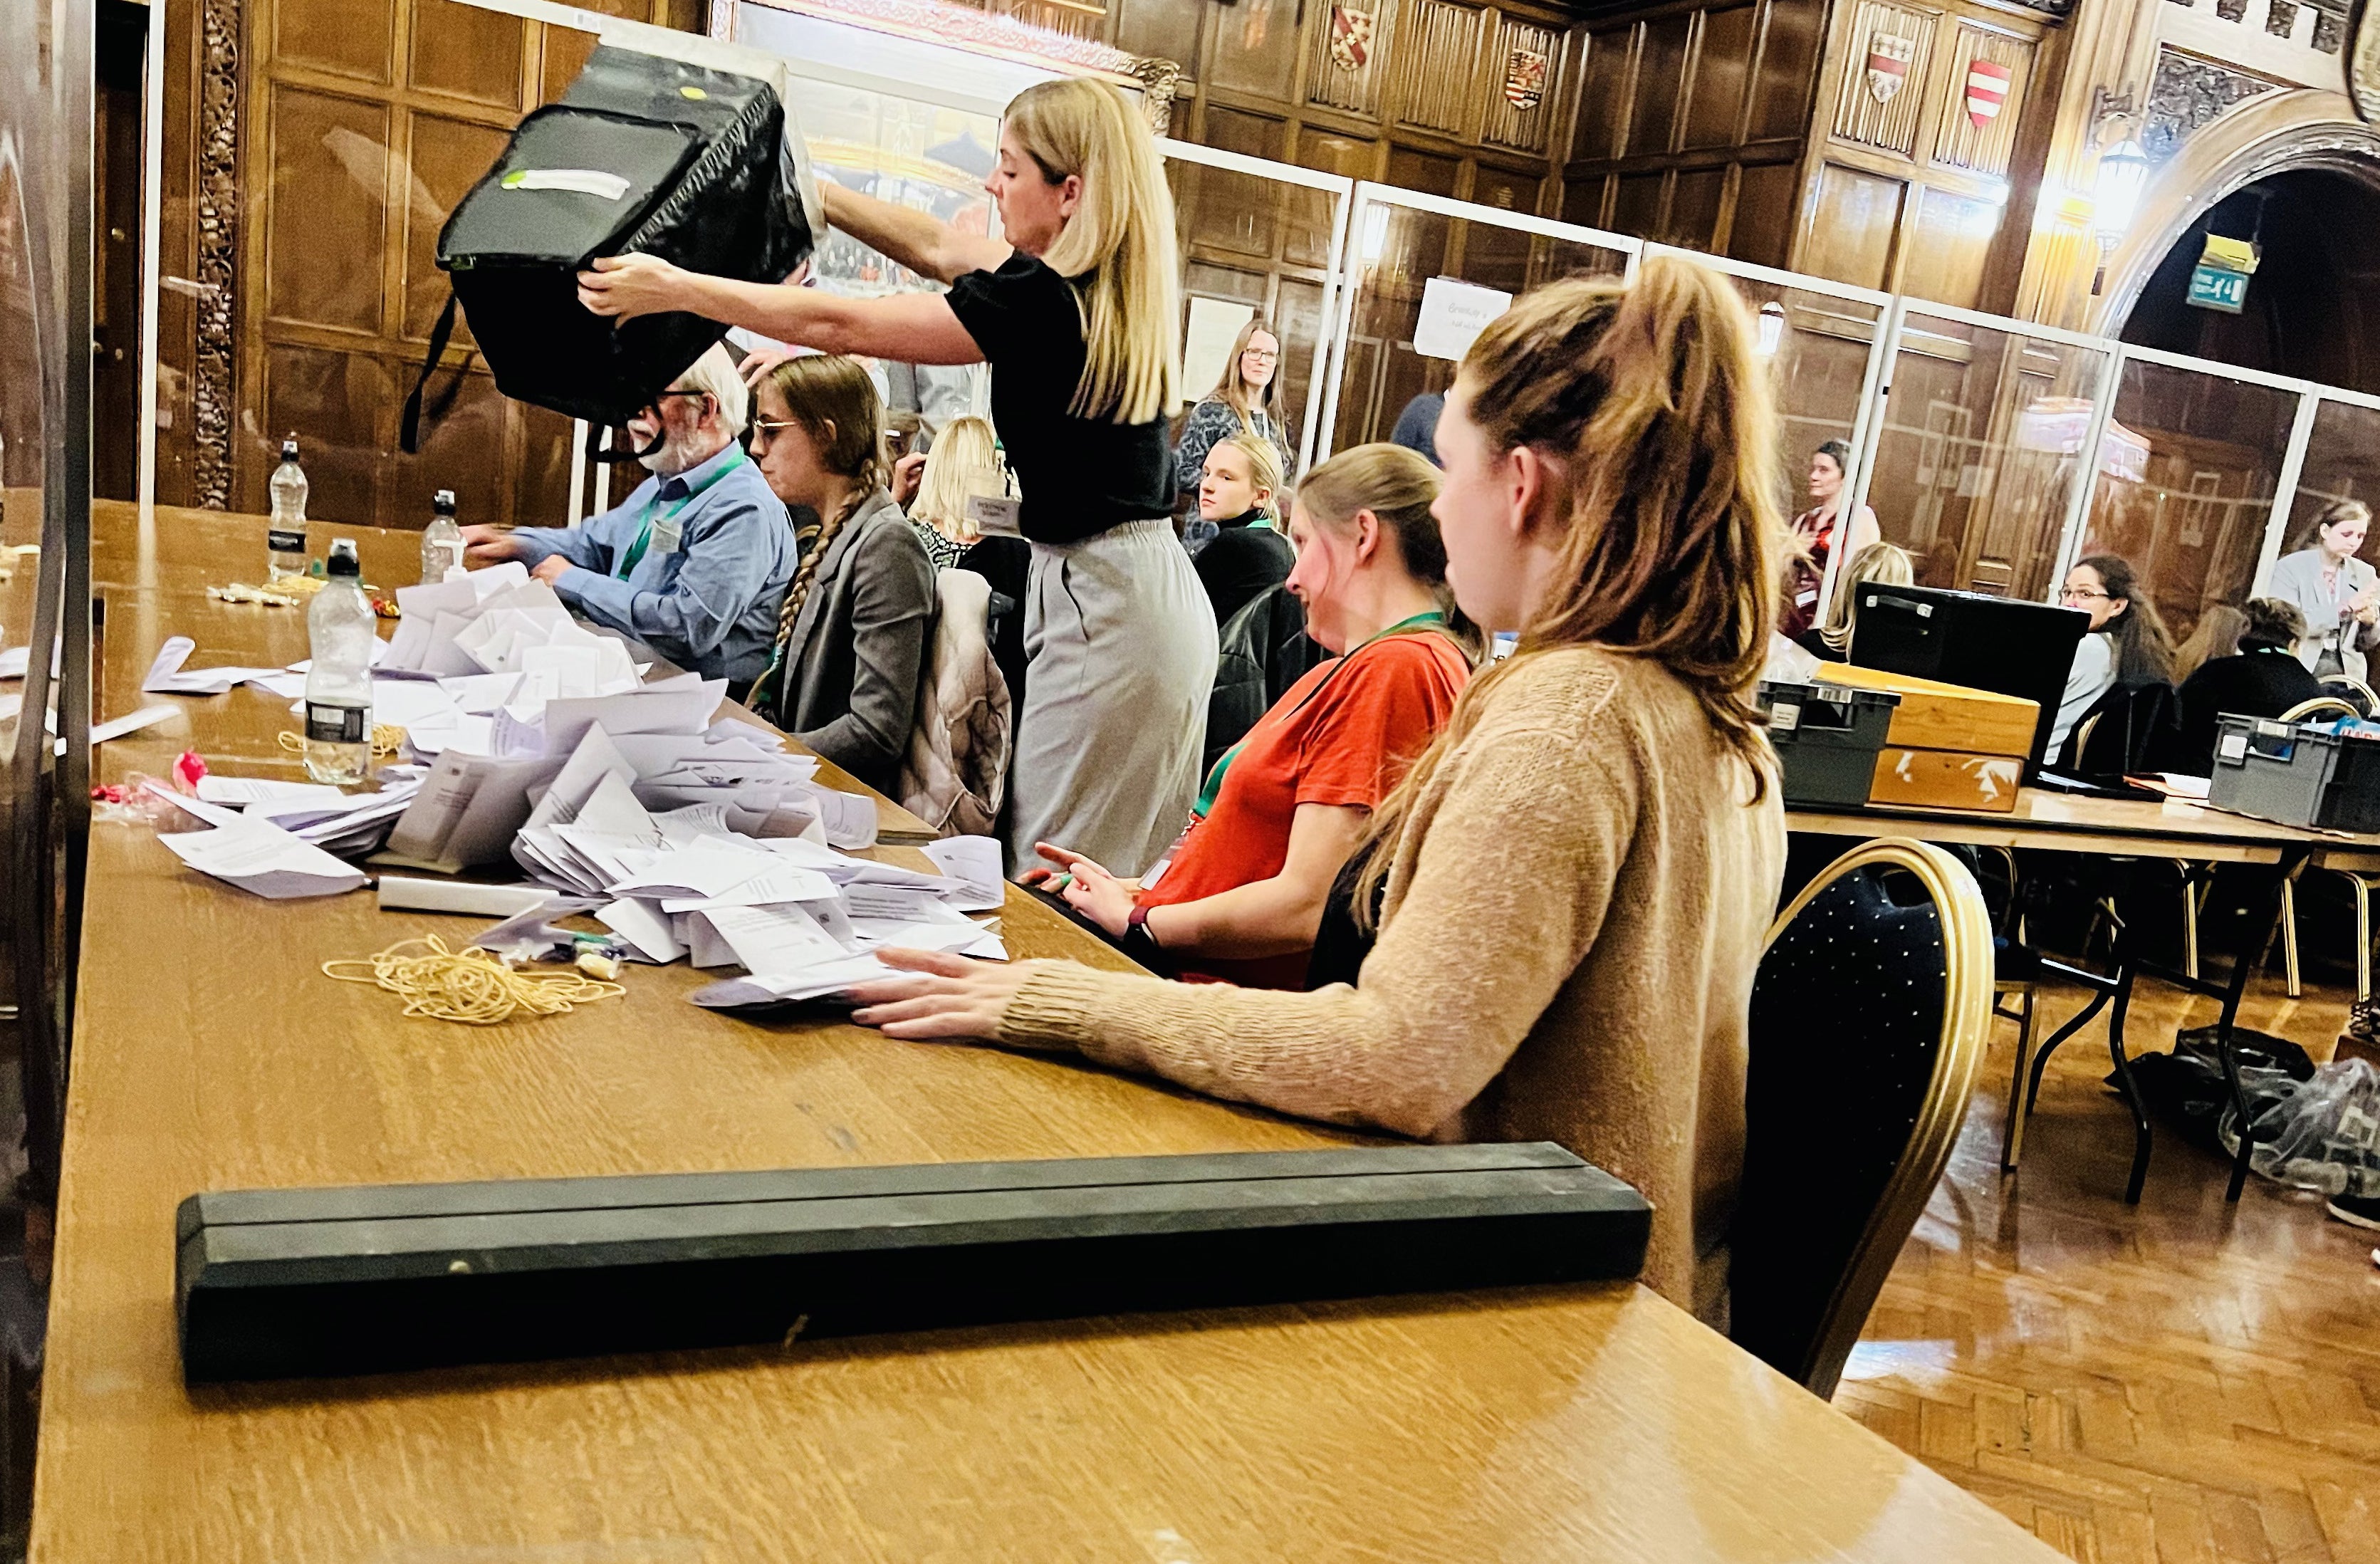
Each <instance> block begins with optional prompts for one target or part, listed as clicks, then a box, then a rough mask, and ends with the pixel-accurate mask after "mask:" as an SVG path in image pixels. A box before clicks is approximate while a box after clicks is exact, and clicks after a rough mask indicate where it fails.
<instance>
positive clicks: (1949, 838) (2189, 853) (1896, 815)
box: [1785, 787, 2380, 868]
mask: <svg viewBox="0 0 2380 1564" xmlns="http://www.w3.org/2000/svg"><path fill="white" fill-rule="evenodd" d="M1785 818H1786V824H1787V825H1788V826H1789V827H1790V828H1791V829H1792V830H1799V831H1809V832H1812V833H1814V834H1817V835H1823V836H1853V837H1863V838H1864V837H1872V836H1883V835H1888V834H1889V835H1900V836H1913V837H1917V838H1919V839H1920V840H1922V841H1925V842H1937V843H1962V844H1965V845H1968V846H1975V847H2004V848H2011V849H2013V848H2018V847H2032V848H2038V849H2040V850H2042V851H2044V852H2054V853H2105V854H2110V855H2127V856H2131V857H2154V858H2188V859H2191V860H2193V861H2195V862H2199V863H2220V864H2277V863H2280V862H2282V861H2283V860H2284V859H2285V858H2288V857H2290V856H2292V855H2295V856H2304V855H2312V856H2313V859H2314V860H2315V861H2316V862H2318V863H2320V864H2322V865H2323V866H2324V867H2336V868H2380V836H2345V835H2339V834H2335V833H2330V832H2323V831H2307V830H2298V829H2297V828H2296V827H2294V826H2285V825H2278V824H2276V823H2275V822H2273V821H2271V820H2259V819H2253V818H2250V817H2248V816H2246V815H2234V814H2230V813H2228V812H2226V811H2224V810H2221V809H2210V808H2206V807H2204V806H2200V805H2196V804H2191V803H2186V802H2183V801H2181V800H2179V799H2168V800H2165V801H2163V802H2159V803H2151V802H2148V801H2145V800H2140V799H2130V798H2089V797H2083V796H2080V795H2077V794H2066V793H2054V792H2050V791H2048V790H2047V789H2045V788H2038V787H2027V788H2023V789H2021V790H2020V791H2019V792H2018V794H2017V803H2016V807H2015V808H2014V809H2013V810H2011V811H2010V812H2009V813H2007V814H1985V813H1983V812H1981V811H1979V810H1970V809H1921V808H1914V807H1910V806H1897V805H1876V804H1870V805H1864V806H1860V807H1858V808H1855V809H1852V808H1837V807H1811V806H1789V807H1788V808H1787V810H1786V817H1785Z"/></svg>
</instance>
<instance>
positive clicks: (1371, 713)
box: [1025, 444, 1474, 988]
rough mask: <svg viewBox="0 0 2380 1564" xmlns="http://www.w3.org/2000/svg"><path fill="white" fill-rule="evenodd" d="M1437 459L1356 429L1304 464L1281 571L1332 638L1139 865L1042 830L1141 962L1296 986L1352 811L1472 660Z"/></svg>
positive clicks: (1400, 762) (1356, 830)
mask: <svg viewBox="0 0 2380 1564" xmlns="http://www.w3.org/2000/svg"><path fill="white" fill-rule="evenodd" d="M1437 497H1438V469H1437V468H1436V467H1432V466H1430V464H1429V463H1428V462H1427V461H1426V460H1424V459H1423V458H1422V457H1420V456H1418V455H1415V454H1414V453H1413V452H1411V451H1407V450H1405V449H1404V448H1403V447H1402V446H1396V445H1386V444H1374V445H1359V446H1357V447H1355V448H1354V450H1352V451H1346V452H1342V454H1341V455H1337V456H1334V457H1332V458H1331V459H1330V460H1329V461H1327V462H1325V463H1323V464H1322V465H1321V466H1320V467H1316V468H1315V469H1314V470H1313V471H1312V472H1310V473H1308V474H1307V475H1306V478H1305V482H1304V483H1303V484H1301V485H1300V486H1299V488H1298V491H1297V503H1296V506H1295V508H1294V510H1293V512H1292V515H1291V517H1290V527H1289V535H1290V541H1291V543H1292V544H1293V546H1294V547H1295V548H1296V550H1297V564H1296V567H1295V568H1294V569H1293V570H1292V571H1291V572H1290V575H1289V580H1288V582H1287V585H1288V588H1289V589H1290V590H1291V591H1292V592H1293V593H1295V594H1296V596H1297V599H1298V600H1299V601H1300V602H1302V603H1303V604H1305V629H1306V634H1308V635H1310V636H1312V637H1314V638H1315V639H1316V640H1317V641H1319V642H1320V643H1322V645H1323V646H1324V647H1325V648H1327V649H1330V650H1331V651H1334V652H1339V653H1341V654H1342V655H1341V656H1339V657H1337V658H1334V659H1333V660H1332V661H1329V662H1326V663H1323V664H1322V665H1321V666H1320V667H1318V668H1316V669H1314V670H1312V671H1311V672H1309V673H1307V674H1306V675H1305V677H1304V678H1303V679H1300V680H1299V681H1298V682H1297V683H1296V684H1294V685H1291V686H1290V688H1289V690H1288V691H1287V692H1286V693H1285V694H1283V695H1282V697H1281V699H1280V700H1279V701H1278V702H1277V703H1276V704H1275V705H1274V706H1273V709H1271V710H1269V711H1268V712H1266V713H1265V714H1264V716H1263V717H1262V718H1261V719H1260V720H1258V721H1257V725H1256V726H1255V727H1253V728H1251V729H1249V730H1248V735H1247V737H1246V738H1245V739H1243V740H1241V741H1240V743H1239V744H1237V745H1235V746H1233V747H1232V748H1231V749H1230V750H1228V751H1226V752H1225V754H1224V755H1223V758H1221V759H1220V760H1218V761H1217V762H1216V763H1215V767H1214V770H1212V771H1210V772H1209V773H1208V777H1207V783H1206V786H1205V787H1204V788H1202V789H1201V790H1200V792H1199V794H1198V802H1197V805H1196V807H1195V808H1193V809H1192V811H1191V814H1190V824H1189V827H1188V829H1187V830H1184V832H1183V833H1182V835H1181V838H1180V839H1179V840H1178V841H1176V842H1175V843H1174V844H1173V846H1172V850H1171V851H1169V852H1168V853H1167V854H1166V855H1164V856H1163V857H1162V858H1160V860H1159V861H1158V862H1157V863H1156V864H1155V865H1154V866H1153V867H1151V868H1150V869H1149V870H1148V872H1147V874H1146V875H1144V876H1143V877H1142V878H1141V879H1117V878H1116V877H1115V876H1113V875H1111V874H1110V873H1109V872H1108V871H1107V870H1106V869H1104V868H1102V867H1099V865H1098V864H1095V863H1093V862H1092V861H1091V860H1090V859H1088V858H1086V857H1084V856H1083V855H1080V854H1079V853H1071V852H1068V851H1067V850H1066V849H1064V848H1062V847H1058V846H1054V845H1051V844H1050V843H1041V844H1040V853H1041V855H1042V856H1043V857H1045V858H1048V859H1050V861H1051V862H1052V863H1054V864H1056V865H1057V866H1058V869H1057V870H1054V871H1053V870H1048V869H1035V870H1032V871H1030V872H1029V873H1028V874H1027V875H1026V877H1025V879H1026V882H1027V883H1032V882H1033V881H1035V880H1036V879H1046V880H1048V881H1049V885H1048V888H1049V889H1050V890H1052V891H1058V892H1060V893H1061V894H1062V895H1063V896H1064V897H1065V899H1066V902H1067V903H1068V904H1069V905H1071V906H1072V907H1074V908H1075V911H1076V912H1078V913H1080V914H1082V915H1084V916H1085V917H1087V918H1089V919H1090V920H1091V921H1092V922H1094V923H1096V924H1097V925H1099V927H1101V928H1103V929H1105V930H1107V932H1108V933H1109V935H1110V936H1111V937H1112V938H1114V939H1116V940H1119V941H1121V942H1122V944H1123V948H1124V949H1125V950H1126V951H1128V952H1132V953H1133V954H1135V956H1137V957H1139V958H1140V959H1141V961H1142V962H1143V964H1147V965H1151V966H1155V967H1158V968H1160V970H1167V971H1171V972H1173V973H1174V974H1175V975H1177V976H1184V977H1190V978H1202V977H1203V978H1212V979H1219V980H1221V981H1224V982H1230V983H1237V984H1240V985H1242V986H1243V987H1248V988H1303V987H1305V963H1306V954H1307V952H1309V951H1311V950H1312V949H1313V946H1314V934H1315V929H1316V927H1318V925H1319V923H1320V922H1321V918H1322V906H1323V903H1324V901H1325V900H1326V899H1327V898H1328V897H1329V895H1330V884H1331V881H1332V880H1333V879H1335V878H1337V876H1338V873H1339V869H1340V867H1341V866H1342V864H1344V863H1345V862H1346V861H1347V857H1348V855H1350V854H1351V853H1353V852H1354V850H1355V848H1356V846H1357V844H1358V843H1361V842H1362V840H1363V836H1364V826H1365V821H1366V817H1367V816H1368V815H1369V814H1370V813H1371V811H1372V810H1373V809H1374V808H1376V807H1377V806H1378V805H1379V802H1380V800H1381V799H1382V798H1385V797H1386V796H1388V794H1389V793H1390V790H1391V789H1393V788H1394V787H1395V786H1396V784H1397V782H1398V781H1399V779H1401V778H1402V777H1403V775H1404V771H1405V768H1406V767H1408V766H1409V765H1411V764H1412V763H1413V761H1414V760H1415V758H1418V757H1419V756H1420V754H1421V752H1422V751H1423V750H1425V749H1427V748H1428V747H1429V742H1430V740H1431V739H1432V738H1433V737H1435V736H1436V734H1437V733H1438V730H1439V728H1440V727H1441V726H1443V725H1444V723H1445V721H1446V719H1447V714H1448V713H1449V712H1451V711H1452V710H1453V709H1454V697H1456V696H1457V695H1459V694H1461V693H1462V690H1463V684H1464V682H1465V681H1466V680H1468V679H1469V678H1470V676H1471V668H1472V663H1473V661H1474V653H1473V650H1472V647H1471V645H1470V644H1467V643H1466V640H1465V638H1464V637H1465V636H1466V634H1467V627H1464V628H1463V629H1458V627H1457V626H1456V625H1455V624H1452V623H1451V622H1450V621H1451V618H1452V608H1451V602H1450V600H1449V597H1448V593H1447V590H1446V550H1445V547H1444V545H1442V544H1441V543H1440V542H1439V537H1438V523H1437V521H1436V519H1435V518H1433V517H1432V516H1431V515H1430V512H1429V507H1430V503H1431V502H1432V501H1434V500H1435V499H1437Z"/></svg>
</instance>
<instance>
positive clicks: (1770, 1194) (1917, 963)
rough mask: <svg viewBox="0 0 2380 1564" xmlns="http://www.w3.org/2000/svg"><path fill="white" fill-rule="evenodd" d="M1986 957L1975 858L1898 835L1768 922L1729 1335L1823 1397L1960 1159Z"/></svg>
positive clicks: (1986, 996)
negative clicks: (1956, 1153)
mask: <svg viewBox="0 0 2380 1564" xmlns="http://www.w3.org/2000/svg"><path fill="white" fill-rule="evenodd" d="M1992 986H1993V972H1992V929H1991V917H1990V914H1989V913H1988V912H1987V911H1986V910H1985V905H1984V898H1983V892H1982V891H1979V890H1978V889H1977V888H1976V885H1975V881H1974V877H1973V875H1971V874H1969V873H1968V871H1967V868H1966V866H1964V865H1963V864H1961V863H1960V862H1959V861H1958V860H1957V859H1956V858H1953V857H1952V856H1950V855H1949V854H1948V853H1945V852H1943V851H1942V850H1941V849H1940V848H1938V847H1933V846H1928V845H1927V844H1925V843H1919V842H1911V841H1907V840H1903V839H1900V838H1885V839H1882V840H1878V841H1875V842H1869V843H1863V844H1862V845H1860V846H1858V847H1855V848H1853V849H1852V851H1850V852H1848V853H1846V854H1844V855H1842V856H1841V857H1840V858H1838V859H1836V860H1835V861H1834V862H1833V863H1832V864H1830V865H1828V867H1826V868H1825V869H1824V870H1822V871H1820V873H1819V874H1818V876H1817V878H1815V879H1813V880H1811V882H1810V883H1809V884H1808V885H1807V886H1806V887H1805V888H1803V891H1802V893H1801V894H1800V895H1799V896H1796V897H1795V898H1794V899H1793V901H1792V903H1791V905H1789V906H1788V907H1787V908H1786V909H1785V910H1784V911H1783V912H1782V913H1780V914H1779V915H1778V918H1777V921H1776V922H1775V923H1774V924H1773V925H1772V926H1771V927H1770V928H1769V933H1768V948H1767V954H1765V955H1764V956H1763V957H1762V958H1761V962H1760V971H1759V974H1758V976H1757V977H1756V978H1755V981H1754V985H1753V991H1752V1024H1751V1055H1752V1058H1751V1071H1750V1077H1749V1080H1748V1082H1747V1086H1746V1100H1745V1121H1746V1141H1745V1147H1744V1166H1743V1198H1742V1203H1741V1205H1740V1206H1738V1208H1737V1212H1736V1217H1735V1221H1734V1225H1733V1228H1732V1230H1731V1232H1730V1243H1731V1246H1732V1249H1733V1256H1732V1260H1731V1264H1730V1273H1729V1282H1730V1291H1731V1294H1732V1296H1731V1300H1730V1335H1731V1336H1732V1337H1733V1338H1734V1340H1735V1341H1736V1343H1737V1344H1738V1345H1739V1346H1742V1347H1743V1348H1744V1349H1745V1350H1746V1351H1747V1352H1752V1353H1753V1354H1754V1355H1755V1356H1756V1357H1758V1358H1760V1359H1762V1360H1763V1361H1765V1362H1766V1363H1767V1364H1769V1365H1770V1366H1772V1367H1774V1368H1776V1369H1777V1370H1778V1371H1779V1372H1780V1373H1782V1374H1784V1375H1785V1376H1787V1377H1789V1378H1791V1379H1794V1380H1797V1381H1799V1382H1800V1383H1801V1384H1802V1385H1803V1387H1805V1388H1808V1389H1809V1390H1811V1391H1812V1392H1813V1393H1815V1394H1816V1395H1817V1396H1819V1397H1820V1398H1822V1399H1823V1398H1828V1397H1831V1396H1832V1395H1833V1394H1834V1390H1835V1382H1836V1380H1837V1379H1838V1378H1840V1376H1841V1374H1842V1370H1843V1364H1844V1362H1845V1360H1846V1359H1848V1358H1849V1357H1850V1355H1851V1350H1852V1344H1853V1343H1854V1342H1856V1341H1857V1340H1859V1333H1860V1328H1861V1327H1862V1326H1863V1325H1864V1324H1865V1323H1866V1320H1867V1314H1868V1310H1869V1308H1870V1307H1871V1306H1872V1305H1873V1304H1874V1303H1875V1302H1876V1293H1877V1292H1878V1291H1881V1290H1882V1289H1883V1286H1884V1279H1885V1277H1886V1275H1887V1274H1888V1272H1889V1271H1890V1270H1891V1269H1892V1263H1893V1260H1894V1259H1895V1257H1896V1256H1898V1255H1900V1247H1901V1244H1902V1243H1904V1242H1905V1241H1906V1240H1907V1239H1908V1237H1909V1232H1910V1230H1911V1229H1912V1228H1913V1227H1914V1226H1916V1224H1917V1218H1918V1215H1919V1214H1920V1213H1921V1212H1922V1211H1924V1210H1925V1203H1926V1201H1927V1200H1928V1199H1929V1198H1930V1197H1931V1196H1932V1194H1933V1193H1934V1185H1935V1182H1936V1181H1937V1180H1938V1179H1939V1178H1940V1177H1941V1176H1942V1168H1943V1164H1944V1163H1945V1162H1947V1161H1948V1160H1949V1155H1950V1146H1951V1144H1952V1143H1953V1142H1954V1141H1955V1140H1957V1138H1958V1134H1959V1126H1960V1123H1961V1121H1963V1120H1964V1119H1965V1117H1966V1112H1967V1099H1968V1096H1969V1094H1970V1093H1971V1092H1972V1090H1973V1086H1974V1083H1975V1072H1976V1069H1977V1067H1978V1066H1979V1065H1980V1064H1981V1063H1982V1062H1983V1057H1984V1050H1985V1042H1986V1039H1987V1037H1989V1033H1990V1027H1991V1016H1992Z"/></svg>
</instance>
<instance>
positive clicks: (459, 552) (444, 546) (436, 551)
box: [421, 489, 463, 587]
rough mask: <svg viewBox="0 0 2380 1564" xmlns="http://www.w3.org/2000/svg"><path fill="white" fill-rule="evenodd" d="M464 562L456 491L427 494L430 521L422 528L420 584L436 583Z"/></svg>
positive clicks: (443, 490)
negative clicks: (456, 517) (428, 496)
mask: <svg viewBox="0 0 2380 1564" xmlns="http://www.w3.org/2000/svg"><path fill="white" fill-rule="evenodd" d="M462 563H463V529H462V527H458V526H456V525H455V491H453V490H452V489H441V490H440V491H438V492H437V493H435V494H433V495H431V497H430V525H429V526H427V527H423V528H422V529H421V584H422V585H423V586H425V587H435V586H436V585H438V583H439V582H441V581H443V580H445V579H446V573H447V572H448V571H450V570H453V569H455V568H456V567H458V566H460V565H461V564H462Z"/></svg>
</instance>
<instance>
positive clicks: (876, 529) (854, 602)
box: [770, 489, 934, 794]
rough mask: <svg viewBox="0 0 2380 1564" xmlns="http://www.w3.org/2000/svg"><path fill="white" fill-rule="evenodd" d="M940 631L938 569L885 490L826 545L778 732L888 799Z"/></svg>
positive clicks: (792, 641)
mask: <svg viewBox="0 0 2380 1564" xmlns="http://www.w3.org/2000/svg"><path fill="white" fill-rule="evenodd" d="M933 630H934V567H933V564H931V563H930V562H929V560H928V559H927V558H926V549H925V545H924V544H922V543H920V542H918V541H917V532H916V530H915V529H913V528H912V527H910V525H909V518H908V517H907V516H905V515H902V514H901V507H900V506H898V505H896V504H894V503H892V495H890V494H888V493H886V492H885V491H883V490H881V489H879V490H878V491H876V492H875V493H873V494H870V495H869V496H868V498H867V499H866V500H864V501H862V502H861V503H860V506H859V510H858V512H857V513H856V515H853V516H852V518H851V519H850V520H849V521H847V522H845V523H844V526H843V529H842V530H841V531H839V532H837V533H836V534H835V535H834V540H833V541H832V542H831V543H829V544H828V545H827V550H826V552H825V554H823V555H822V556H820V560H819V568H818V574H817V575H816V576H813V577H812V578H811V581H810V590H809V596H808V597H807V598H805V599H804V600H802V611H801V613H800V615H799V616H798V617H796V618H795V621H794V633H793V635H792V637H790V638H789V639H788V640H787V641H786V643H785V671H784V673H783V674H782V675H781V676H780V683H779V686H778V689H779V694H778V698H777V709H776V710H775V711H773V712H771V713H770V715H771V717H772V718H774V720H775V721H776V723H777V725H778V726H779V727H781V728H783V729H784V730H785V731H786V732H787V733H789V734H793V735H794V737H795V738H796V739H798V740H800V741H801V742H802V743H803V744H806V745H807V746H810V747H811V748H812V749H815V750H817V751H818V752H819V753H820V755H823V756H825V757H826V758H828V759H830V760H832V761H833V762H834V763H835V764H836V765H838V766H840V767H842V768H843V769H844V770H846V771H849V772H850V773H851V774H852V775H853V776H855V777H857V778H858V779H859V780H860V781H861V782H866V783H867V784H868V786H870V787H872V788H874V789H875V790H876V791H877V792H879V793H885V794H889V793H892V791H893V790H894V789H895V787H896V786H897V785H898V784H899V782H900V776H901V761H902V758H904V757H905V755H906V754H907V753H908V749H909V731H910V729H912V728H913V727H915V726H916V725H917V685H918V682H919V680H920V678H921V677H922V676H923V673H924V671H925V665H926V649H927V648H928V647H929V645H930V644H931V642H932V639H933Z"/></svg>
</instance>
